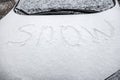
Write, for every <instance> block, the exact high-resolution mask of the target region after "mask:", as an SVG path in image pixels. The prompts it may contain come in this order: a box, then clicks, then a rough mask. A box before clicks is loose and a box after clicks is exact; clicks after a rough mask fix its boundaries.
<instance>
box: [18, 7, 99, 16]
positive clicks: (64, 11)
mask: <svg viewBox="0 0 120 80" xmlns="http://www.w3.org/2000/svg"><path fill="white" fill-rule="evenodd" d="M16 10H17V13H19V14H25V15H69V14H88V13H89V14H90V13H97V12H99V11H95V10H81V9H52V10H50V11H43V12H37V13H27V12H25V11H24V10H21V9H18V8H16Z"/></svg>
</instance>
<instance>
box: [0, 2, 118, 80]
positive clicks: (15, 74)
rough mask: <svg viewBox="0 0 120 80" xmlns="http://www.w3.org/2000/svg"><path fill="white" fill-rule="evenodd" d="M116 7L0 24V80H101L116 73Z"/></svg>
mask: <svg viewBox="0 0 120 80" xmlns="http://www.w3.org/2000/svg"><path fill="white" fill-rule="evenodd" d="M119 19H120V7H119V5H118V2H117V0H116V4H115V6H114V7H113V8H111V9H108V10H106V11H103V12H99V13H94V14H77V15H19V14H16V13H15V12H14V8H13V9H12V10H11V11H10V12H9V13H8V14H7V15H6V16H5V17H4V18H3V19H2V20H0V80H2V79H3V80H104V79H105V78H107V77H108V76H110V75H111V74H112V73H114V72H115V71H117V70H119V69H120V22H119Z"/></svg>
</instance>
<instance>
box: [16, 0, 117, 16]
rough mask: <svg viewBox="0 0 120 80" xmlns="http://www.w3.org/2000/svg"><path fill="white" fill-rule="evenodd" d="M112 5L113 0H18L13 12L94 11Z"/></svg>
mask: <svg viewBox="0 0 120 80" xmlns="http://www.w3.org/2000/svg"><path fill="white" fill-rule="evenodd" d="M114 5H115V3H114V1H113V0H20V1H19V2H18V4H17V6H16V8H15V12H16V13H18V14H24V15H55V14H58V15H59V14H63V15H64V14H81V13H96V12H101V11H105V10H108V9H110V8H112V7H114Z"/></svg>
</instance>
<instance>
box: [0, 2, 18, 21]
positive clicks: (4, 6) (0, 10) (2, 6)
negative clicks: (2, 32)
mask: <svg viewBox="0 0 120 80" xmlns="http://www.w3.org/2000/svg"><path fill="white" fill-rule="evenodd" d="M16 2H17V0H0V19H1V18H2V17H4V16H5V15H6V14H7V13H8V12H9V11H10V10H11V9H12V8H13V6H14V5H15V3H16Z"/></svg>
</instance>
